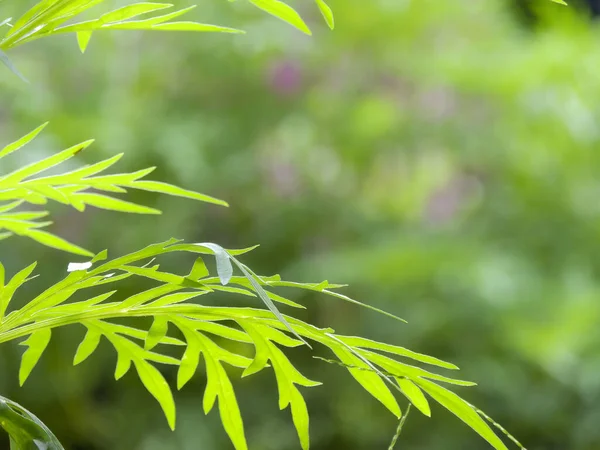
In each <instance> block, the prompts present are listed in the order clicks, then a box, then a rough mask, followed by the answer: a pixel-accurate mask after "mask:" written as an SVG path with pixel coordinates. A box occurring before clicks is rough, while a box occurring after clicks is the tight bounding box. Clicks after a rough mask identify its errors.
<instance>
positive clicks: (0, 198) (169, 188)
mask: <svg viewBox="0 0 600 450" xmlns="http://www.w3.org/2000/svg"><path fill="white" fill-rule="evenodd" d="M46 125H47V124H43V125H41V126H40V127H38V128H36V129H35V130H33V131H32V132H31V133H29V134H27V135H26V136H23V137H22V138H21V139H19V140H17V141H15V142H13V143H11V144H9V145H7V146H6V147H4V149H2V150H1V151H0V161H1V160H2V158H4V157H6V156H7V155H9V154H11V153H13V152H15V151H17V150H19V149H20V148H22V147H24V146H25V145H26V144H27V143H29V142H30V141H32V140H33V139H34V138H35V137H36V136H37V135H38V134H39V133H40V132H41V131H42V130H43V129H44V127H45V126H46ZM92 142H93V140H89V141H85V142H82V143H80V144H77V145H74V146H72V147H70V148H68V149H66V150H63V151H62V152H59V153H57V154H55V155H52V156H49V157H48V158H45V159H43V160H41V161H37V162H35V163H32V164H29V165H27V166H25V167H22V168H19V169H17V170H15V171H14V172H11V173H9V174H6V175H4V176H1V177H0V202H4V203H0V239H5V238H8V237H10V236H12V235H19V236H25V237H28V238H31V239H34V240H36V241H38V242H39V243H41V244H44V245H47V246H50V247H54V248H57V249H59V250H64V251H67V252H71V253H75V254H78V255H82V256H93V253H92V252H90V251H88V250H85V249H83V248H81V247H78V246H77V245H74V244H72V243H70V242H67V241H65V240H64V239H61V238H59V237H58V236H55V235H53V234H50V233H48V232H46V231H43V230H41V228H44V227H46V226H48V225H50V224H51V223H52V222H50V221H41V220H40V219H43V218H45V217H47V215H48V212H47V211H29V210H21V209H17V208H19V206H21V205H22V204H23V203H30V204H35V205H44V204H46V203H47V202H48V200H54V201H56V202H59V203H62V204H65V205H70V206H72V207H74V208H75V209H77V210H78V211H83V210H84V209H85V208H86V206H93V207H96V208H102V209H107V210H113V211H121V212H126V213H136V214H160V211H158V210H157V209H154V208H149V207H146V206H142V205H138V204H135V203H131V202H127V201H124V200H121V199H118V198H115V197H111V196H108V195H104V194H100V193H98V191H99V192H112V193H123V192H126V188H129V189H138V190H144V191H152V192H159V193H164V194H168V195H174V196H179V197H186V198H190V199H193V200H198V201H203V202H208V203H213V204H217V205H223V206H227V203H225V202H224V201H222V200H218V199H215V198H213V197H210V196H208V195H203V194H199V193H197V192H193V191H188V190H185V189H181V188H178V187H176V186H173V185H170V184H167V183H161V182H157V181H149V180H143V179H142V178H144V177H145V176H146V175H148V174H149V173H151V172H152V171H153V170H154V167H150V168H147V169H143V170H138V171H136V172H132V173H120V174H111V175H103V174H102V175H99V174H100V173H102V172H104V171H105V170H106V169H109V168H110V167H111V166H112V165H113V164H115V163H116V162H117V161H119V159H121V157H122V156H123V154H122V153H121V154H118V155H115V156H113V157H111V158H108V159H106V160H104V161H100V162H98V163H95V164H91V165H88V166H84V167H81V168H79V169H76V170H73V171H71V172H67V173H63V174H59V175H50V176H39V174H40V173H42V172H44V171H46V170H48V169H52V168H53V167H55V166H57V165H59V164H61V163H63V162H65V161H67V160H69V159H70V158H72V157H74V156H75V155H77V154H78V153H79V152H81V151H82V150H84V149H85V148H87V147H88V146H89V145H90V144H91V143H92ZM93 191H96V192H93Z"/></svg>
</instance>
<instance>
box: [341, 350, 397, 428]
mask: <svg viewBox="0 0 600 450" xmlns="http://www.w3.org/2000/svg"><path fill="white" fill-rule="evenodd" d="M330 348H331V350H332V351H333V352H334V353H335V355H336V356H337V357H338V359H339V360H340V361H341V362H343V363H344V364H346V365H347V366H351V367H349V368H348V372H350V374H351V375H352V376H353V377H354V379H355V380H356V381H358V382H359V383H360V384H361V385H362V387H363V388H365V389H366V391H367V392H369V393H370V394H371V395H372V396H373V397H375V398H376V399H377V400H379V401H380V402H381V403H382V404H383V405H384V406H385V407H386V408H387V409H389V410H390V411H391V412H392V414H394V415H395V416H396V417H398V418H400V416H402V413H401V412H400V407H399V406H398V403H397V402H396V399H395V398H394V396H393V395H392V393H391V392H390V390H389V389H388V387H387V386H386V385H385V383H384V382H383V380H382V379H381V378H380V377H379V375H377V374H376V373H374V372H372V371H370V370H369V369H370V367H369V366H368V365H367V364H366V363H365V362H363V361H362V360H361V359H360V358H358V357H357V356H355V355H354V354H352V353H351V352H350V351H348V350H347V349H346V348H344V347H342V346H337V347H336V346H332V347H330ZM365 369H366V370H365Z"/></svg>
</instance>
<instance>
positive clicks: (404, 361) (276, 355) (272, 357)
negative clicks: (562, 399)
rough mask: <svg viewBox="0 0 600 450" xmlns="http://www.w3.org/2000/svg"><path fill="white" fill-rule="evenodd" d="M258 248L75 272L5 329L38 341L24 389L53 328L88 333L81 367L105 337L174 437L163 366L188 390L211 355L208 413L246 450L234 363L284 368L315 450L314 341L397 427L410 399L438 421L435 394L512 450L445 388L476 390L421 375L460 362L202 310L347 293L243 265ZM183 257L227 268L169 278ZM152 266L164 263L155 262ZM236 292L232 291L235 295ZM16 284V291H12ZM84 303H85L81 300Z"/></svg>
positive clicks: (131, 258) (251, 368)
mask: <svg viewBox="0 0 600 450" xmlns="http://www.w3.org/2000/svg"><path fill="white" fill-rule="evenodd" d="M249 250H251V249H243V250H224V249H222V248H221V247H220V246H217V245H216V244H210V243H201V244H186V243H183V242H181V241H178V240H176V239H171V240H169V241H166V242H162V243H157V244H152V245H149V246H148V247H145V248H143V249H141V250H139V251H136V252H133V253H130V254H128V255H124V256H121V257H118V258H116V259H113V260H107V253H106V252H101V253H99V254H98V255H96V256H95V257H94V258H93V259H92V260H91V261H88V262H87V263H78V264H76V265H71V270H72V271H71V272H70V273H68V275H67V276H66V277H65V278H64V279H63V280H61V281H59V282H58V283H56V284H55V285H54V286H51V287H49V288H47V289H46V290H44V291H43V292H41V293H40V294H39V295H38V296H36V297H35V298H33V299H32V300H31V301H30V302H29V303H27V304H26V305H25V306H23V307H22V308H20V309H16V310H12V311H10V312H9V314H8V315H6V316H5V317H4V319H3V320H2V322H0V343H2V342H6V341H10V340H13V339H20V338H27V340H26V341H25V342H24V344H26V345H27V347H28V349H27V350H26V352H25V354H24V356H23V359H22V364H21V371H20V380H21V381H24V379H25V378H26V377H27V376H28V375H29V373H30V372H31V370H32V369H33V367H34V366H35V364H36V363H37V362H38V360H39V359H40V357H41V356H42V354H43V351H44V349H45V348H46V346H47V344H48V341H49V340H50V336H51V333H52V332H53V331H51V330H54V329H56V328H59V327H63V326H67V325H77V324H78V325H80V326H83V327H85V328H86V334H85V336H84V338H83V340H82V341H81V343H80V344H79V346H78V348H77V351H76V354H75V358H74V363H75V364H80V363H82V362H83V361H84V360H86V359H87V358H89V357H91V356H92V355H93V353H94V351H95V350H96V349H97V348H98V346H99V343H100V341H101V340H102V337H104V338H105V339H106V341H108V342H109V343H110V344H111V345H112V347H113V348H114V350H115V351H116V353H117V364H116V369H115V378H116V379H119V378H121V377H123V376H124V375H125V374H126V373H127V372H129V371H130V369H131V367H132V366H133V367H135V370H136V372H137V373H138V376H139V378H140V380H141V382H142V383H143V385H144V386H145V387H146V389H147V390H148V392H149V393H150V394H151V395H152V396H154V397H155V398H156V400H157V401H158V402H159V404H160V406H161V407H162V409H163V411H164V414H165V417H166V418H167V422H168V424H169V426H170V427H171V428H173V427H174V426H175V405H174V402H173V396H172V394H171V390H170V387H169V386H168V384H167V383H166V381H165V379H164V377H163V375H162V374H161V372H160V371H159V370H158V368H157V367H156V365H157V364H167V365H176V366H178V375H177V387H178V389H181V388H182V387H183V386H184V385H185V384H186V383H188V382H189V381H190V380H191V379H192V378H193V376H194V374H195V373H196V372H197V370H198V367H199V366H200V359H201V356H202V357H203V358H204V362H205V370H206V376H207V386H206V390H205V394H204V400H203V406H204V410H205V412H206V413H208V412H209V411H211V410H212V408H213V407H214V405H215V402H217V401H218V407H219V413H220V417H221V421H222V423H223V426H224V428H225V431H226V432H227V434H228V435H229V437H230V439H231V441H232V443H233V445H234V447H235V448H236V450H245V449H247V448H248V444H247V442H246V437H245V433H244V426H243V419H242V412H241V411H240V408H239V405H238V403H237V400H236V395H235V392H234V389H233V384H234V383H233V375H231V374H229V373H228V371H226V370H225V367H224V364H225V363H226V364H227V365H230V366H233V367H238V368H241V369H244V371H243V374H242V376H251V375H253V374H255V373H257V372H259V371H261V370H263V369H264V368H265V367H272V368H273V371H274V373H275V378H276V380H277V386H278V390H279V407H280V408H281V409H284V408H286V407H287V406H288V405H289V406H290V409H291V413H292V419H293V422H294V425H295V427H296V431H297V433H298V437H299V440H300V444H301V446H302V448H303V449H304V450H306V449H308V448H309V414H308V408H307V406H306V402H305V400H304V398H303V396H302V392H301V390H300V389H299V387H300V386H302V387H312V386H317V385H319V384H320V383H319V382H317V381H312V380H309V379H307V378H306V377H304V375H302V374H301V373H300V372H299V371H298V370H297V369H296V367H295V366H294V365H293V363H292V362H291V361H290V359H289V358H288V357H287V355H286V353H285V351H283V349H284V348H286V347H296V346H299V345H303V343H304V342H306V341H312V342H314V343H318V344H321V345H323V346H325V347H326V348H327V349H329V351H331V352H333V354H334V355H336V356H337V358H338V359H337V360H336V362H337V363H339V364H340V365H342V366H344V367H345V368H346V370H348V372H349V373H350V375H351V376H353V377H354V378H355V379H356V380H357V381H358V383H359V384H360V385H361V386H362V387H363V388H364V389H365V390H366V391H367V392H369V393H370V394H371V396H372V397H373V398H374V399H376V400H378V401H379V402H381V403H382V404H383V405H384V406H385V407H386V408H387V409H388V410H390V412H391V413H392V414H394V415H395V416H396V417H400V416H401V415H402V413H401V411H400V408H399V406H398V403H397V401H396V398H395V396H394V394H396V393H398V394H402V395H404V396H405V397H406V398H407V399H408V400H409V402H411V403H412V404H413V405H414V406H415V407H416V408H417V409H419V410H420V411H421V412H422V413H423V414H425V415H426V416H429V415H430V414H431V410H430V407H429V402H428V401H427V398H426V397H425V395H424V394H427V395H429V396H430V397H431V398H432V399H433V400H435V401H437V402H438V403H440V404H441V405H443V406H444V407H446V408H447V409H449V410H450V411H451V412H452V413H454V414H455V415H457V416H458V417H459V418H460V419H461V420H463V421H464V422H465V423H466V424H467V425H469V426H470V427H471V428H473V429H474V430H475V431H476V432H477V433H478V434H479V435H481V436H482V437H483V438H484V439H486V440H487V441H488V442H489V443H490V444H491V445H492V446H493V447H494V448H495V449H497V450H505V449H506V447H505V446H504V444H503V443H502V442H501V441H500V439H499V438H498V437H497V436H496V435H495V434H494V432H493V431H492V429H491V428H490V427H489V426H488V424H487V423H486V422H485V421H484V420H482V419H481V417H480V414H479V412H478V411H477V410H475V408H474V407H473V406H471V405H470V404H469V403H467V402H466V401H464V400H462V399H461V398H460V397H459V396H457V395H456V394H454V393H452V392H451V391H450V390H448V389H446V388H443V387H441V386H440V385H438V384H437V382H441V383H446V384H449V385H460V386H471V385H473V384H474V383H470V382H467V381H462V380H457V379H454V378H449V377H446V376H445V375H443V374H438V373H435V372H431V371H428V370H425V369H424V368H422V367H420V366H418V365H416V364H427V365H429V366H433V367H438V368H441V369H450V370H456V369H457V368H456V366H454V365H453V364H450V363H447V362H445V361H441V360H439V359H436V358H433V357H430V356H427V355H423V354H420V353H416V352H413V351H410V350H408V349H405V348H403V347H398V346H394V345H389V344H383V343H379V342H376V341H372V340H368V339H364V338H359V337H352V336H343V335H337V334H335V333H334V331H333V330H331V329H321V328H317V327H315V326H312V325H310V324H308V323H306V322H303V321H301V320H298V319H295V318H293V317H290V316H288V315H284V314H282V313H281V312H279V311H278V310H277V313H275V312H274V311H272V310H270V309H258V308H232V307H209V306H203V305H202V304H200V303H198V302H197V300H201V299H202V298H203V296H205V295H210V294H211V293H213V292H215V291H218V289H217V286H220V287H227V288H232V289H233V290H231V291H227V292H230V293H231V294H234V295H235V294H238V295H239V294H240V293H241V294H242V295H247V294H248V293H250V294H251V295H253V296H255V297H257V298H261V299H263V295H266V296H267V297H268V298H270V299H275V298H277V297H276V296H269V295H270V294H274V293H273V292H272V291H271V289H272V288H273V287H274V286H272V285H280V286H286V287H290V286H294V287H299V288H303V289H309V290H318V291H321V292H323V293H324V294H328V295H333V294H337V291H336V290H335V289H337V286H338V285H332V284H329V283H327V282H323V283H316V284H315V283H308V284H305V285H303V284H292V283H287V282H285V281H282V280H281V279H280V277H278V276H271V277H263V276H259V275H256V274H255V273H254V272H252V271H251V270H250V269H248V268H246V266H245V265H243V263H241V262H240V261H239V260H238V259H237V258H235V256H239V255H240V254H243V253H245V252H247V251H249ZM181 251H183V252H189V253H193V254H197V255H198V254H199V255H212V256H214V257H216V259H217V261H219V259H220V260H221V263H220V268H218V269H217V273H216V274H211V273H209V271H208V269H207V268H206V265H205V264H204V261H202V256H200V257H199V258H197V259H196V261H195V262H194V263H193V265H192V267H191V268H190V269H189V271H188V272H187V274H184V275H180V274H175V273H171V272H167V271H161V270H159V269H160V265H158V264H155V263H154V262H153V261H154V258H155V257H157V256H160V255H161V254H164V253H171V252H181ZM225 258H227V260H228V261H229V264H231V261H237V263H238V264H239V265H241V266H242V267H244V268H246V270H245V271H242V275H243V276H236V275H235V274H234V273H233V272H230V271H229V265H228V264H227V263H226V259H225ZM148 260H150V261H152V262H151V263H148ZM150 264H154V265H150ZM238 267H239V266H238ZM232 268H233V267H232ZM32 271H33V266H30V267H28V268H27V269H24V270H23V271H21V272H19V273H18V274H17V275H15V276H14V277H13V278H12V279H11V280H10V281H9V282H8V283H7V285H6V286H3V289H2V296H3V297H2V299H3V300H2V302H3V304H4V305H5V308H6V307H8V306H10V305H11V303H10V301H11V299H12V297H13V294H14V292H15V291H16V289H17V288H18V287H19V286H20V285H21V284H23V283H24V282H25V281H26V280H27V279H29V278H30V275H31V273H32ZM1 272H2V270H0V275H1ZM215 275H216V276H215ZM129 277H142V278H146V279H150V280H152V281H153V282H154V283H156V286H154V287H151V288H149V289H146V290H144V291H140V292H138V293H136V294H134V295H131V296H129V297H126V298H121V297H119V296H118V289H115V288H113V286H116V285H117V284H118V283H119V282H120V281H121V280H123V279H125V278H129ZM0 278H1V277H0ZM252 280H254V282H252ZM0 281H2V280H1V279H0ZM224 282H227V286H224V285H223V283H224ZM105 285H111V286H107V287H108V288H109V289H107V290H106V292H104V293H100V294H98V293H97V292H96V293H95V294H94V295H93V296H89V295H86V292H87V290H88V289H89V288H95V290H96V289H98V288H101V287H103V286H105ZM9 286H10V289H7V288H8V287H9ZM325 287H327V288H328V289H325ZM237 289H239V290H240V291H239V292H238V291H237ZM77 296H80V297H82V299H77V298H78V297H77ZM74 299H75V300H74ZM263 300H264V299H263ZM353 302H355V301H353ZM356 303H357V302H356ZM265 305H266V306H273V305H267V304H266V303H265ZM133 317H152V318H153V323H152V325H151V326H150V327H149V329H148V330H145V329H139V328H132V327H128V326H124V325H121V324H119V323H115V319H122V318H133ZM175 327H176V328H178V329H179V330H180V331H181V333H182V334H183V336H184V339H185V341H182V340H180V339H177V338H175V337H172V336H170V335H169V334H170V333H169V332H170V330H172V329H174V328H175ZM215 337H219V338H225V339H226V341H235V342H237V343H238V346H239V344H240V343H241V344H242V345H246V346H252V347H254V350H255V354H254V358H253V359H249V358H247V357H245V356H244V355H242V354H238V353H236V352H232V351H231V350H228V349H227V348H226V347H225V346H221V345H220V344H218V343H217V341H216V340H215ZM165 345H167V346H170V347H175V348H177V347H184V351H183V352H182V355H181V357H180V358H174V357H172V356H168V355H167V354H165V353H164V352H163V351H162V350H161V349H162V348H163V346H165ZM409 362H412V364H409Z"/></svg>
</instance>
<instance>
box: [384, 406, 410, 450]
mask: <svg viewBox="0 0 600 450" xmlns="http://www.w3.org/2000/svg"><path fill="white" fill-rule="evenodd" d="M410 407H411V404H410V402H409V403H408V407H407V408H406V414H404V415H403V416H402V418H401V419H400V423H398V428H397V429H396V434H395V435H394V437H393V438H392V442H390V446H389V447H388V450H394V447H395V446H396V442H397V441H398V438H399V437H400V434H401V433H402V428H403V427H404V422H406V419H407V418H408V413H410Z"/></svg>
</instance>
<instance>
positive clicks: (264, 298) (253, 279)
mask: <svg viewBox="0 0 600 450" xmlns="http://www.w3.org/2000/svg"><path fill="white" fill-rule="evenodd" d="M231 260H232V261H233V262H234V263H235V265H237V266H238V267H239V268H240V270H241V271H242V273H243V274H244V276H245V277H246V278H247V279H248V281H250V283H251V284H252V287H253V288H254V291H255V292H256V293H257V294H258V296H259V297H260V299H261V300H262V301H263V302H264V304H265V305H267V308H269V310H270V311H271V312H272V313H273V314H274V315H275V317H277V320H279V321H280V322H281V323H282V324H284V325H285V327H286V328H287V329H288V330H290V331H291V332H292V334H294V336H296V337H297V338H298V339H299V340H301V341H302V342H303V343H304V344H305V345H306V346H307V347H308V348H312V347H311V346H310V344H309V343H308V342H306V341H305V340H304V339H303V338H302V336H300V335H299V334H298V332H297V331H296V330H294V328H292V326H291V325H290V324H289V323H288V321H287V320H286V319H285V317H283V315H282V314H281V313H280V312H279V310H278V309H277V307H276V306H275V303H273V301H272V300H271V299H270V298H269V296H268V295H267V293H266V292H265V290H264V289H263V288H262V286H261V285H260V283H259V282H258V280H257V278H258V277H257V276H256V275H255V274H254V273H252V272H251V271H250V270H249V269H248V268H247V267H246V266H245V265H244V264H242V263H240V262H239V261H238V260H237V259H235V258H234V257H232V256H231Z"/></svg>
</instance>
